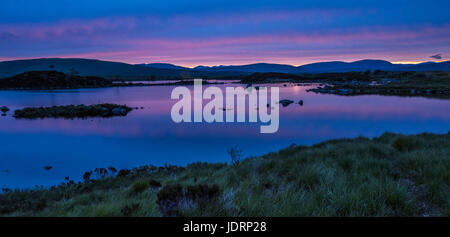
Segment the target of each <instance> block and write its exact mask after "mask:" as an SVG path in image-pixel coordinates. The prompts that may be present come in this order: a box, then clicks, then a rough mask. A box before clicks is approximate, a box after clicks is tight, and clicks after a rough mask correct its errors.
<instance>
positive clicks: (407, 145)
mask: <svg viewBox="0 0 450 237" xmlns="http://www.w3.org/2000/svg"><path fill="white" fill-rule="evenodd" d="M392 146H393V147H394V148H395V149H397V150H399V151H411V150H413V149H417V148H418V147H419V146H420V143H419V142H418V141H417V140H415V139H414V138H411V137H399V138H397V139H396V140H395V141H394V143H393V144H392Z"/></svg>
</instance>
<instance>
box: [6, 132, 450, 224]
mask: <svg viewBox="0 0 450 237" xmlns="http://www.w3.org/2000/svg"><path fill="white" fill-rule="evenodd" d="M235 150H236V149H234V148H233V152H231V153H230V154H233V156H232V158H233V163H232V164H225V163H218V164H211V163H194V164H191V165H188V166H185V167H180V166H170V165H166V166H164V167H154V166H142V167H138V168H134V169H131V170H120V171H118V172H116V170H115V169H113V168H112V167H111V169H97V170H96V171H92V172H87V173H88V175H86V174H85V177H84V181H83V182H79V183H76V182H74V181H69V180H67V181H66V182H65V183H62V184H60V185H58V186H54V187H51V188H48V189H44V188H38V189H33V190H4V193H3V194H1V195H0V213H1V214H2V215H5V216H450V199H449V197H450V134H442V135H437V134H427V133H424V134H419V135H399V134H393V133H385V134H383V135H382V136H379V137H375V138H373V139H369V138H365V137H358V138H354V139H339V140H331V141H326V142H322V143H319V144H316V145H313V146H296V145H291V146H290V147H288V148H286V149H282V150H280V151H278V152H273V153H269V154H266V155H263V156H260V157H248V158H247V159H242V160H241V159H240V158H239V159H236V157H237V156H236V155H235V154H236V152H234V151H235ZM236 160H239V161H238V162H236Z"/></svg>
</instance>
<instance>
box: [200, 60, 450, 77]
mask: <svg viewBox="0 0 450 237" xmlns="http://www.w3.org/2000/svg"><path fill="white" fill-rule="evenodd" d="M194 69H196V70H199V71H200V70H201V71H209V72H226V71H241V72H249V73H255V72H262V73H263V72H278V73H290V74H302V73H327V72H352V71H355V72H356V71H367V70H371V71H373V70H377V69H379V70H385V71H450V61H447V62H441V63H434V62H428V63H421V64H393V63H391V62H388V61H384V60H372V59H366V60H360V61H355V62H349V63H348V62H340V61H334V62H319V63H311V64H306V65H302V66H298V67H295V66H291V65H284V64H268V63H258V64H249V65H242V66H214V67H205V66H198V67H195V68H194Z"/></svg>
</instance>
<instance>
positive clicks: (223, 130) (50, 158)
mask: <svg viewBox="0 0 450 237" xmlns="http://www.w3.org/2000/svg"><path fill="white" fill-rule="evenodd" d="M214 86H218V87H222V88H223V87H226V86H230V85H214ZM279 86H280V99H290V100H293V101H295V102H298V101H299V100H300V99H301V100H303V101H304V105H303V106H300V105H298V104H296V103H293V104H291V105H290V106H288V107H286V108H283V107H281V106H280V128H279V130H278V132H277V133H275V134H260V133H259V127H260V124H258V123H211V124H209V123H195V124H194V123H180V124H176V123H174V122H172V120H171V118H170V109H171V106H172V105H173V104H174V103H175V102H176V101H174V100H170V94H171V91H172V87H169V86H152V87H121V88H100V89H80V90H70V91H67V90H61V91H52V92H49V91H0V106H1V105H6V106H8V107H9V108H11V110H15V109H20V108H23V107H29V106H53V105H68V104H97V103H117V104H126V105H128V106H131V107H144V109H139V110H134V111H132V112H131V113H129V114H128V116H127V117H115V118H108V119H103V118H89V119H74V120H64V119H43V120H40V119H38V120H16V119H14V118H13V117H12V116H11V114H12V111H11V112H9V115H8V116H7V117H0V144H1V153H0V157H1V158H0V187H9V188H15V187H33V186H34V185H35V184H39V185H44V186H47V185H52V184H55V183H59V182H62V181H63V180H64V177H65V176H69V177H70V178H71V179H75V180H80V178H81V175H82V173H83V172H84V171H86V170H91V169H94V168H97V167H109V166H114V167H116V168H129V167H134V166H139V165H144V164H153V165H164V164H165V163H167V164H177V165H184V164H187V163H192V162H195V161H210V162H228V161H229V158H228V156H227V153H226V150H227V149H228V148H230V147H232V146H235V145H237V146H239V147H240V148H242V149H243V151H244V154H245V155H247V156H248V155H260V154H264V153H267V152H270V151H275V150H278V149H280V148H282V147H286V146H288V145H289V144H291V143H296V144H312V143H316V142H319V141H323V140H328V139H331V138H340V137H356V136H360V135H363V136H369V137H371V136H377V135H380V134H381V133H383V132H385V131H391V132H399V133H408V134H410V133H420V132H434V133H447V132H448V131H449V130H450V112H449V111H450V110H449V108H450V101H449V100H438V99H427V98H418V97H415V98H412V97H393V96H358V97H343V96H336V95H318V94H314V93H307V92H306V89H308V88H310V87H311V86H313V85H310V86H298V85H295V84H288V85H287V86H286V87H284V86H283V85H279ZM206 87H207V86H205V85H204V88H206ZM191 88H192V87H191ZM47 165H51V166H53V169H51V170H49V171H47V170H45V169H44V168H43V167H44V166H47ZM4 170H8V172H3V171H4Z"/></svg>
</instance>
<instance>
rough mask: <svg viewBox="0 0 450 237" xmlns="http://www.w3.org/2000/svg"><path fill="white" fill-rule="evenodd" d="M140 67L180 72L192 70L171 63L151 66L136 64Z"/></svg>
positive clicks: (151, 64)
mask: <svg viewBox="0 0 450 237" xmlns="http://www.w3.org/2000/svg"><path fill="white" fill-rule="evenodd" d="M136 65H138V66H145V67H151V68H161V69H179V70H190V68H187V67H182V66H177V65H173V64H170V63H149V64H145V63H143V64H136Z"/></svg>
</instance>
